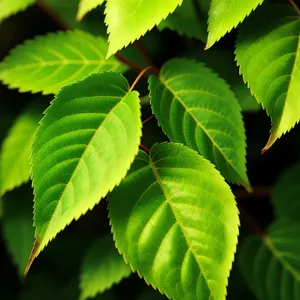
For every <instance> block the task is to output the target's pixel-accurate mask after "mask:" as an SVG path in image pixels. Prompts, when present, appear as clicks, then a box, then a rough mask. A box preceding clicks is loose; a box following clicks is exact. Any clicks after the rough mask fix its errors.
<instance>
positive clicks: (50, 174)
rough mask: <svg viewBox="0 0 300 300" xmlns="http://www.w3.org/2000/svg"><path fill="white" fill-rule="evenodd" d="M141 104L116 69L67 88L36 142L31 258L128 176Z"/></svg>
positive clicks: (135, 148)
mask: <svg viewBox="0 0 300 300" xmlns="http://www.w3.org/2000/svg"><path fill="white" fill-rule="evenodd" d="M141 127H142V124H141V120H140V104H139V98H138V93H137V92H129V85H128V82H127V80H126V79H125V78H124V77H123V76H122V75H120V74H118V73H112V72H102V73H99V74H93V75H91V76H89V77H87V78H85V79H84V80H82V81H80V82H76V83H74V84H71V85H69V86H66V87H64V88H63V89H62V90H61V91H60V92H59V94H58V95H57V96H56V98H55V100H54V101H53V102H52V105H51V106H50V107H49V108H48V109H47V110H46V112H45V117H44V118H43V119H42V121H41V125H40V127H39V128H38V131H37V134H36V137H35V140H34V143H33V146H32V157H31V161H32V177H33V187H34V193H35V204H34V223H35V226H36V232H35V236H36V239H37V241H36V243H35V247H34V249H33V252H32V256H31V257H30V260H29V264H28V267H30V264H31V262H32V260H33V259H34V258H35V257H36V256H37V255H38V254H39V253H40V251H42V249H43V248H44V247H45V246H46V245H47V244H48V242H49V241H50V240H52V239H53V238H54V237H55V236H56V235H57V233H58V232H60V231H61V230H63V229H64V228H65V227H66V226H67V225H68V224H69V223H70V222H71V221H72V220H74V219H75V220H77V219H78V218H79V217H80V216H81V215H83V214H85V213H86V212H87V211H88V210H89V209H92V208H93V207H94V206H95V205H96V204H97V203H98V202H99V201H100V199H101V198H102V197H104V196H106V194H107V193H108V192H109V191H111V190H112V189H113V188H114V187H115V186H116V185H118V184H119V183H120V181H121V180H122V178H124V177H125V175H126V173H127V170H128V169H129V167H130V165H131V163H132V161H133V159H134V157H135V155H136V153H137V151H138V146H139V144H140V136H141Z"/></svg>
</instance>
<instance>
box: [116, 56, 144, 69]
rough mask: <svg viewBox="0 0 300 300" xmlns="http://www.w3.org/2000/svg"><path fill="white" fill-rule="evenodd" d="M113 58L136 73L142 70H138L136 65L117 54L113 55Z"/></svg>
mask: <svg viewBox="0 0 300 300" xmlns="http://www.w3.org/2000/svg"><path fill="white" fill-rule="evenodd" d="M115 57H116V58H117V59H118V60H119V61H120V62H121V63H123V64H125V65H127V66H128V67H129V68H131V69H133V70H135V71H137V72H142V71H143V69H142V68H140V67H139V66H138V65H136V64H135V63H133V62H132V61H130V60H128V59H127V58H125V57H123V56H121V55H120V54H119V53H116V54H115Z"/></svg>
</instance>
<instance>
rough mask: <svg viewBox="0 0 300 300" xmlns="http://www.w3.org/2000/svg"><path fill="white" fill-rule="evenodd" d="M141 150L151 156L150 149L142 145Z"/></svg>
mask: <svg viewBox="0 0 300 300" xmlns="http://www.w3.org/2000/svg"><path fill="white" fill-rule="evenodd" d="M140 149H142V150H144V151H145V152H146V153H147V154H148V155H149V154H150V149H149V148H148V147H146V146H144V145H142V144H140Z"/></svg>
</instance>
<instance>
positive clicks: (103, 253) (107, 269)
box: [80, 235, 131, 300]
mask: <svg viewBox="0 0 300 300" xmlns="http://www.w3.org/2000/svg"><path fill="white" fill-rule="evenodd" d="M130 274H131V269H130V267H129V266H128V265H127V264H126V263H125V262H124V259H123V257H122V256H121V255H120V254H119V253H118V251H117V249H116V247H115V244H114V242H113V239H112V236H111V235H108V236H105V237H101V238H99V239H97V240H96V241H94V243H93V244H92V246H91V247H90V249H89V250H88V252H87V254H86V256H85V258H84V261H83V265H82V268H81V276H80V287H81V295H80V299H81V300H84V299H87V298H94V297H95V296H96V295H97V294H98V293H103V292H104V291H105V290H107V289H109V288H111V286H112V285H113V284H115V283H118V282H120V281H121V280H122V279H123V278H125V277H128V276H129V275H130Z"/></svg>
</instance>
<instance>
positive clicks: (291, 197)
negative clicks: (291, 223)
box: [272, 163, 300, 220]
mask: <svg viewBox="0 0 300 300" xmlns="http://www.w3.org/2000/svg"><path fill="white" fill-rule="evenodd" d="M299 176H300V163H296V164H294V165H292V166H291V167H289V168H288V169H286V170H285V171H284V172H283V173H281V174H280V177H279V179H278V181H277V182H276V184H275V186H274V187H273V190H272V202H273V204H274V210H275V214H276V216H277V217H279V218H287V219H294V220H297V219H299V215H300V201H299V195H300V185H299Z"/></svg>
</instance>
